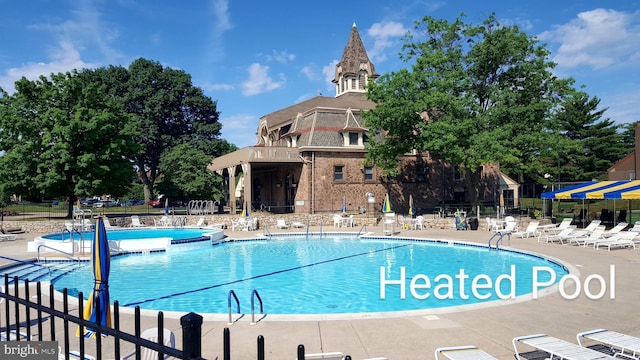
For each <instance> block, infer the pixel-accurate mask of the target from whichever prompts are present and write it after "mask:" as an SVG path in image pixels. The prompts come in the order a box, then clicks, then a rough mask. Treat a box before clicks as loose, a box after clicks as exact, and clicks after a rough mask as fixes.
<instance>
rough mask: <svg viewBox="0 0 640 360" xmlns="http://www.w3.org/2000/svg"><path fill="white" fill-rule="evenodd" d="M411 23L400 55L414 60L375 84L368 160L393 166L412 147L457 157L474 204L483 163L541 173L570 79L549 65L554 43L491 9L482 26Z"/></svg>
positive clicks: (368, 118) (511, 170) (430, 20)
mask: <svg viewBox="0 0 640 360" xmlns="http://www.w3.org/2000/svg"><path fill="white" fill-rule="evenodd" d="M463 16H464V14H462V15H461V17H463ZM415 31H416V34H408V35H407V36H406V38H405V45H404V46H403V54H402V55H401V58H402V59H403V60H405V61H406V62H412V64H411V68H410V69H402V70H400V71H398V72H397V73H390V74H386V75H383V76H381V77H380V78H379V79H378V81H377V82H375V83H373V84H371V85H370V86H369V89H368V97H369V98H370V99H371V100H372V101H374V102H376V107H375V108H374V109H372V110H370V111H367V112H365V113H364V117H365V119H366V121H367V126H368V127H369V129H370V132H371V133H372V134H370V143H369V147H368V153H367V160H368V161H369V162H370V163H373V164H374V165H376V166H380V167H382V168H383V170H384V171H385V172H388V173H393V172H395V171H396V169H397V167H398V160H397V159H398V158H399V157H400V156H401V155H402V154H404V153H407V152H409V151H411V150H412V149H416V150H418V151H420V152H429V153H430V154H431V156H432V157H434V158H440V159H443V160H446V161H448V162H450V163H452V164H460V165H462V167H461V170H462V171H463V173H464V178H465V179H466V181H467V189H468V193H469V197H470V199H471V202H472V204H473V205H477V204H478V203H479V195H478V193H479V187H480V176H481V171H480V170H481V167H482V166H483V165H485V164H488V163H499V164H500V166H501V169H504V170H505V171H507V173H511V174H533V175H535V174H537V173H539V171H540V169H541V168H542V164H541V163H540V161H538V156H539V155H540V154H541V153H542V152H543V151H545V149H548V148H550V147H551V145H553V144H554V143H557V142H558V137H559V133H558V132H557V130H556V127H555V126H554V124H553V123H552V121H551V119H552V113H553V110H554V109H555V108H556V107H557V106H558V103H559V101H561V99H562V98H563V96H564V94H565V93H567V91H568V90H569V89H570V87H571V85H572V84H573V80H572V79H566V80H561V79H558V78H556V77H555V76H554V75H553V74H552V73H551V69H552V68H553V67H554V66H555V64H554V63H552V62H551V61H549V60H548V56H549V51H548V50H547V49H546V48H545V47H544V46H542V45H539V44H538V41H537V40H536V39H535V38H533V37H530V36H527V35H526V34H525V33H523V32H521V31H520V30H519V29H518V27H516V26H503V25H501V24H499V23H498V22H497V20H496V19H495V17H494V15H490V16H489V17H488V18H487V19H486V20H485V21H484V22H483V23H482V24H481V25H477V26H474V25H472V24H466V23H464V22H463V21H462V20H461V19H460V18H458V19H456V20H455V21H453V22H448V21H447V20H441V19H440V20H438V19H434V18H431V17H425V18H423V19H422V20H421V21H419V22H417V23H416V26H415ZM417 37H420V39H421V41H416V40H415V39H416V38H417ZM380 134H382V135H384V136H379V135H380Z"/></svg>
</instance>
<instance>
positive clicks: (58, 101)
mask: <svg viewBox="0 0 640 360" xmlns="http://www.w3.org/2000/svg"><path fill="white" fill-rule="evenodd" d="M15 87H16V91H15V93H14V94H12V95H9V94H7V93H3V96H2V98H0V150H1V151H4V152H5V154H4V156H2V157H1V158H0V176H2V178H3V180H4V181H5V188H6V189H7V191H11V192H12V193H15V194H23V195H30V196H36V197H50V198H56V197H58V198H59V197H62V198H68V199H69V200H70V201H69V203H68V204H69V208H68V216H71V213H72V207H71V205H72V204H73V202H74V200H75V198H76V196H94V195H102V194H111V195H115V196H119V195H121V194H124V193H126V191H127V189H128V187H129V185H130V184H131V180H132V179H133V178H134V172H133V164H132V163H131V161H130V160H129V159H131V157H132V156H133V155H135V154H136V153H138V152H139V151H140V147H139V146H138V145H137V144H136V143H135V142H134V141H133V139H134V137H135V136H137V135H138V132H137V129H138V123H137V121H136V119H135V118H134V117H132V116H129V115H127V114H126V113H125V112H124V111H123V109H122V107H121V106H120V105H119V104H118V103H117V102H115V101H114V100H113V99H112V98H110V97H108V96H106V94H105V93H104V92H103V91H102V89H101V87H100V86H99V85H98V84H96V83H86V82H84V81H83V79H82V78H81V77H80V76H79V75H78V73H77V72H75V71H74V72H71V73H66V74H62V73H61V74H52V75H51V76H50V78H46V77H44V76H41V77H40V79H39V80H36V81H29V80H27V79H26V78H22V79H21V80H19V81H17V82H16V83H15Z"/></svg>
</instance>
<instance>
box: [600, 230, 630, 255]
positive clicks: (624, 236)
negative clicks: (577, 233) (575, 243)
mask: <svg viewBox="0 0 640 360" xmlns="http://www.w3.org/2000/svg"><path fill="white" fill-rule="evenodd" d="M636 236H638V233H637V232H632V231H621V232H619V233H617V234H615V235H613V236H612V237H609V238H604V239H601V240H596V241H594V243H593V247H594V248H596V249H599V248H600V247H606V248H607V250H609V251H611V248H627V247H633V248H634V249H635V248H636V242H635V241H634V239H635V238H636Z"/></svg>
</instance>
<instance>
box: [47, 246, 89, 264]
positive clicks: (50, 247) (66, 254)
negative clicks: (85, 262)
mask: <svg viewBox="0 0 640 360" xmlns="http://www.w3.org/2000/svg"><path fill="white" fill-rule="evenodd" d="M41 248H45V249H49V250H52V251H55V252H59V253H60V254H62V255H65V256H66V257H69V258H71V259H72V260H75V261H80V258H79V257H77V256H76V255H75V254H72V253H68V252H66V251H62V250H60V249H56V248H54V247H52V246H49V245H45V244H40V245H38V261H40V249H41Z"/></svg>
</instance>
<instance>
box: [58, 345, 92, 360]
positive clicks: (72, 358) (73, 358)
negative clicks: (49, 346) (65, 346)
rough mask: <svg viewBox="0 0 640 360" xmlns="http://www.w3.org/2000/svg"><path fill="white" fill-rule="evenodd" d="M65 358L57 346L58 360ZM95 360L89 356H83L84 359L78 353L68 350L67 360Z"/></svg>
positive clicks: (60, 348)
mask: <svg viewBox="0 0 640 360" xmlns="http://www.w3.org/2000/svg"><path fill="white" fill-rule="evenodd" d="M66 358H67V357H66V356H65V354H64V353H63V352H62V347H60V346H58V360H65V359H66ZM82 359H84V360H95V359H96V358H95V357H94V356H91V355H87V354H86V353H85V354H84V358H83V357H81V356H80V351H78V350H69V360H82Z"/></svg>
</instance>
